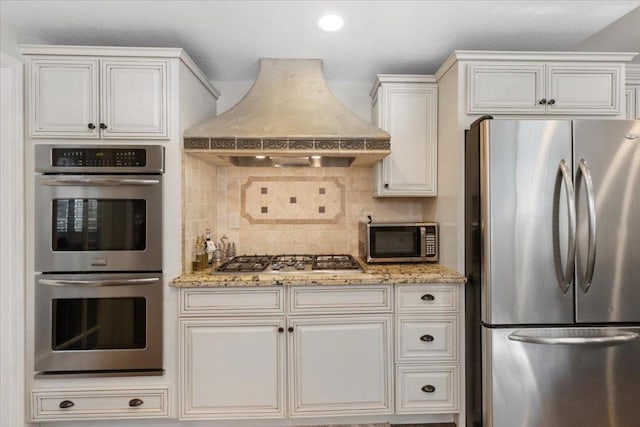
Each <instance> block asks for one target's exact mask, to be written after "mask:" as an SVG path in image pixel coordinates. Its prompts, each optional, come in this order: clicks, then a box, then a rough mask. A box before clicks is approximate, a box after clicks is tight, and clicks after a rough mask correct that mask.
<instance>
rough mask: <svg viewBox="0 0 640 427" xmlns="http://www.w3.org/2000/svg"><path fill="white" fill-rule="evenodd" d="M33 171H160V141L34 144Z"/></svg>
mask: <svg viewBox="0 0 640 427" xmlns="http://www.w3.org/2000/svg"><path fill="white" fill-rule="evenodd" d="M34 151H35V159H34V160H35V171H36V172H39V173H43V174H63V175H80V174H100V175H108V174H117V175H120V174H145V175H146V174H162V173H164V147H163V146H162V145H110V146H95V145H94V146H90V145H70V144H69V145H50V144H37V145H36V146H35V150H34Z"/></svg>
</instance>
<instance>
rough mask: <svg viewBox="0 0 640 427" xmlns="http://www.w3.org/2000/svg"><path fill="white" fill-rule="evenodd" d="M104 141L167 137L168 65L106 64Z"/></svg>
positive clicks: (102, 93) (104, 80)
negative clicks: (106, 139)
mask: <svg viewBox="0 0 640 427" xmlns="http://www.w3.org/2000/svg"><path fill="white" fill-rule="evenodd" d="M101 70H102V86H101V91H100V93H101V111H102V117H103V121H104V124H105V125H106V127H105V128H104V130H103V132H102V136H103V137H104V138H136V137H165V136H167V108H166V104H167V102H166V96H167V91H166V87H167V83H166V75H167V62H166V61H136V60H117V61H111V60H109V61H102V68H101Z"/></svg>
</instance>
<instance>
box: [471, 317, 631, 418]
mask: <svg viewBox="0 0 640 427" xmlns="http://www.w3.org/2000/svg"><path fill="white" fill-rule="evenodd" d="M638 334H640V327H633V328H556V329H544V330H543V329H533V328H521V329H489V328H484V327H483V331H482V340H483V345H484V348H485V349H486V351H485V352H484V353H483V360H482V363H483V368H484V369H483V374H482V380H483V418H484V420H485V424H484V426H491V427H585V426H607V427H629V426H632V425H638V424H637V423H638V396H640V369H638V362H639V361H640V339H638ZM593 336H596V337H597V338H592V337H593Z"/></svg>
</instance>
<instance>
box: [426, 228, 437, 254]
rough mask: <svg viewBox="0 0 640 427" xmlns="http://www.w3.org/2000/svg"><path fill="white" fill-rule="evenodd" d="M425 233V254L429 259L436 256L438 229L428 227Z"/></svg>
mask: <svg viewBox="0 0 640 427" xmlns="http://www.w3.org/2000/svg"><path fill="white" fill-rule="evenodd" d="M425 231H426V233H425V253H426V256H428V257H434V256H436V249H437V248H436V245H437V238H436V234H437V232H438V231H437V228H436V227H435V226H428V227H426V230H425Z"/></svg>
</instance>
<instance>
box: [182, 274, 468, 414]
mask: <svg viewBox="0 0 640 427" xmlns="http://www.w3.org/2000/svg"><path fill="white" fill-rule="evenodd" d="M456 286H459V285H406V286H396V287H395V288H396V289H395V294H396V300H397V301H398V303H397V304H396V310H397V311H398V313H399V314H396V315H394V307H393V300H394V292H393V291H394V287H391V286H389V285H359V286H358V285H354V286H292V287H290V288H282V287H273V288H265V287H256V288H246V287H243V288H238V289H237V294H235V295H234V292H235V291H236V290H235V289H232V288H219V289H218V288H208V289H195V288H185V289H183V290H181V312H180V377H181V378H180V400H181V403H180V414H179V415H180V418H181V419H210V420H216V419H218V420H224V419H236V420H240V419H246V420H250V419H268V418H282V419H284V418H286V417H289V418H322V417H349V416H375V415H388V416H389V417H393V416H395V415H394V414H398V415H403V414H453V413H455V412H458V407H459V397H458V394H459V392H460V388H459V385H458V381H459V372H458V370H459V366H458V350H457V349H458V344H457V339H458V338H457V336H458V331H457V328H458V318H457V310H458V307H459V301H458V290H457V288H456ZM254 291H255V292H256V294H252V292H254ZM218 294H219V295H218ZM217 295H218V296H219V297H220V298H219V299H218V298H217ZM256 295H261V297H260V298H261V299H263V300H264V302H265V305H264V307H258V306H256V305H255V302H256ZM199 297H202V299H200V298H199ZM283 297H284V298H283ZM278 301H285V303H284V304H280V303H278ZM347 301H348V303H347ZM240 307H250V308H246V309H245V310H244V312H243V313H242V314H239V313H238V311H237V309H239V308H240ZM394 323H395V326H394ZM407 331H410V332H407ZM425 334H431V335H433V337H435V339H434V340H433V341H430V342H427V341H424V340H420V337H421V336H422V335H425ZM394 335H395V338H394ZM416 340H417V342H418V343H417V344H416V343H413V341H416ZM402 346H404V347H402ZM402 348H406V349H409V351H408V352H407V354H406V355H404V353H405V350H402ZM394 376H395V380H394Z"/></svg>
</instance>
